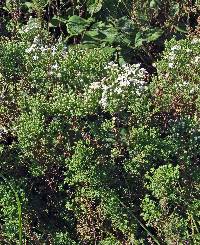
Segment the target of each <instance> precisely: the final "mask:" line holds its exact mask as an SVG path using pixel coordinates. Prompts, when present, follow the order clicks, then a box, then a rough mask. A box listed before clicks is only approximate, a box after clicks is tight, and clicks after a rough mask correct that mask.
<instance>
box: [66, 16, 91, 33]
mask: <svg viewBox="0 0 200 245" xmlns="http://www.w3.org/2000/svg"><path fill="white" fill-rule="evenodd" d="M92 21H94V20H93V19H92V18H89V19H84V18H81V17H80V16H78V15H73V16H71V17H69V19H68V20H67V30H68V32H69V34H70V35H79V34H81V33H83V32H84V31H85V30H86V29H87V27H88V26H89V25H90V24H91V22H92Z"/></svg>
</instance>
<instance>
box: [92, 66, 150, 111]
mask: <svg viewBox="0 0 200 245" xmlns="http://www.w3.org/2000/svg"><path fill="white" fill-rule="evenodd" d="M105 69H106V70H107V73H108V76H106V77H104V78H103V79H102V80H101V82H94V83H92V84H91V85H90V89H92V90H96V89H100V90H101V91H102V95H101V100H100V102H99V103H100V105H101V106H102V107H103V108H104V109H105V108H106V107H107V105H108V98H109V97H110V98H114V97H116V96H118V97H119V96H120V95H121V97H123V96H124V95H125V93H126V92H128V91H130V90H131V91H132V92H133V91H134V94H135V95H136V96H140V95H141V94H142V92H143V91H144V90H145V89H146V88H147V86H146V83H147V82H146V80H145V79H146V77H147V71H146V70H145V69H144V68H141V67H140V64H134V65H130V64H124V65H122V66H121V67H120V66H118V65H117V64H115V63H114V62H110V63H108V65H107V66H106V67H105Z"/></svg>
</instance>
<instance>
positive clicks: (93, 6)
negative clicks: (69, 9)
mask: <svg viewBox="0 0 200 245" xmlns="http://www.w3.org/2000/svg"><path fill="white" fill-rule="evenodd" d="M102 6H103V0H90V1H87V10H88V12H89V13H90V14H91V16H92V15H93V14H95V13H98V12H99V11H100V10H101V8H102Z"/></svg>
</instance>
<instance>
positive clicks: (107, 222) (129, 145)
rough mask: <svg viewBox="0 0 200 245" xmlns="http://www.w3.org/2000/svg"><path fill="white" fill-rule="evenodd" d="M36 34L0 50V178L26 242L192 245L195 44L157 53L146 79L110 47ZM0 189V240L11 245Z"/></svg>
mask: <svg viewBox="0 0 200 245" xmlns="http://www.w3.org/2000/svg"><path fill="white" fill-rule="evenodd" d="M35 31H36V36H35V37H34V38H32V37H30V36H26V35H23V36H20V35H22V34H20V33H19V34H18V35H19V36H17V37H16V38H17V40H16V39H12V40H9V39H3V40H1V46H0V89H1V98H0V99H1V102H2V103H1V105H0V113H1V118H0V127H1V128H0V142H1V146H0V154H1V155H0V159H1V165H0V171H1V172H2V173H3V175H4V176H6V177H7V178H8V179H9V180H10V181H11V182H12V183H13V185H14V187H15V189H16V191H18V192H19V193H20V196H21V202H22V204H23V207H22V208H23V209H22V210H23V238H24V239H26V242H24V243H25V244H38V243H39V244H118V243H119V244H184V243H185V244H187V243H190V244H198V242H199V232H198V229H199V223H198V220H199V213H198V208H199V199H198V188H199V174H198V171H199V166H198V163H199V156H200V155H199V143H200V141H199V132H200V131H199V130H200V129H199V106H198V104H199V103H198V96H199V95H198V91H199V77H200V74H199V73H200V70H199V63H198V62H199V59H198V55H199V51H200V46H199V40H198V39H185V40H180V41H176V40H175V39H173V40H171V41H169V42H166V50H165V51H164V53H163V56H162V57H161V59H160V60H159V61H158V62H157V63H156V68H157V75H155V76H154V77H153V78H152V79H150V77H149V75H148V73H147V72H146V70H145V69H144V68H143V67H141V65H140V64H132V65H130V64H123V65H119V64H118V63H117V61H116V60H115V55H114V53H115V49H114V48H108V47H102V48H87V47H85V46H84V45H77V46H66V45H65V43H64V41H61V40H60V41H59V42H58V43H56V44H54V43H53V41H50V39H49V37H48V35H47V36H46V34H45V35H40V34H38V33H37V29H36V30H35ZM151 80H152V81H151ZM185 82H186V83H187V86H186V84H185ZM191 90H192V92H191ZM6 190H7V189H6V186H5V183H3V182H1V183H0V195H1V202H0V203H1V206H0V218H1V226H2V229H1V230H2V231H1V237H2V238H1V239H2V241H3V242H4V243H5V244H6V243H9V244H16V243H17V241H18V240H17V239H18V226H17V207H16V206H14V205H16V204H15V203H14V200H13V193H11V191H9V190H7V191H6Z"/></svg>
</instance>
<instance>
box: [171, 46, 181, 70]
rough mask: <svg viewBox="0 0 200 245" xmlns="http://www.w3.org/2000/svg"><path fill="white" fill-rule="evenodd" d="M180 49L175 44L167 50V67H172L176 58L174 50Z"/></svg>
mask: <svg viewBox="0 0 200 245" xmlns="http://www.w3.org/2000/svg"><path fill="white" fill-rule="evenodd" d="M180 49H181V46H180V45H175V46H173V47H172V48H171V51H170V52H169V55H168V60H169V65H168V66H169V68H173V67H174V65H175V64H174V60H175V58H176V51H177V50H180Z"/></svg>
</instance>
